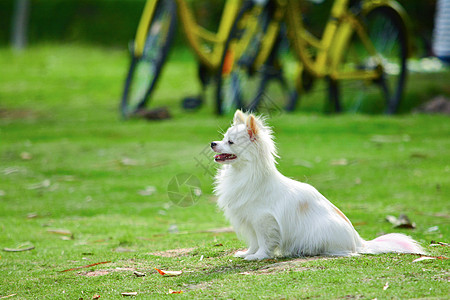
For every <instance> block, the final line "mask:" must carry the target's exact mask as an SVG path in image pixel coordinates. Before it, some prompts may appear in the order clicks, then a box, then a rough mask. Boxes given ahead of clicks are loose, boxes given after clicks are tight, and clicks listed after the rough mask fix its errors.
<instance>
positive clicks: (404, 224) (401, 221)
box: [386, 214, 416, 229]
mask: <svg viewBox="0 0 450 300" xmlns="http://www.w3.org/2000/svg"><path fill="white" fill-rule="evenodd" d="M386 220H387V221H388V222H389V223H391V224H392V225H394V228H407V229H414V228H416V223H413V222H411V220H410V219H409V218H408V216H407V215H405V214H400V216H399V217H398V219H397V218H396V217H394V216H386Z"/></svg>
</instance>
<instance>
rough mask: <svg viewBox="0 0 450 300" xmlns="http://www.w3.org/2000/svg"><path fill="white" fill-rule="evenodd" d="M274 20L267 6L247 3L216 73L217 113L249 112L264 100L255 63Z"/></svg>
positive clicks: (231, 34) (236, 21) (234, 27)
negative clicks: (259, 101)
mask: <svg viewBox="0 0 450 300" xmlns="http://www.w3.org/2000/svg"><path fill="white" fill-rule="evenodd" d="M270 18H271V10H270V9H269V8H268V6H265V7H261V6H258V5H254V4H253V2H252V1H246V2H244V4H243V6H242V8H241V11H240V12H239V14H238V16H237V17H236V19H235V21H234V24H233V27H232V29H231V32H230V35H229V36H228V38H227V41H226V43H225V48H224V54H223V56H222V60H221V63H220V68H219V72H218V73H217V90H216V111H217V113H218V114H222V113H227V112H229V111H231V110H233V109H236V108H241V109H243V110H247V107H248V105H249V104H250V103H251V102H252V101H254V99H255V98H257V97H260V96H261V84H262V81H261V78H262V77H261V76H256V75H257V73H258V72H261V70H257V69H255V66H254V62H255V59H256V57H257V55H258V53H259V51H260V49H261V44H262V41H263V38H264V36H265V33H266V30H267V26H268V24H269V21H270Z"/></svg>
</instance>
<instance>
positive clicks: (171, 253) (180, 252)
mask: <svg viewBox="0 0 450 300" xmlns="http://www.w3.org/2000/svg"><path fill="white" fill-rule="evenodd" d="M194 250H195V248H180V249H172V250H165V251H158V252H152V253H149V255H155V256H161V257H179V256H187V255H189V253H191V252H192V251H194Z"/></svg>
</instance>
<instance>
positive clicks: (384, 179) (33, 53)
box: [0, 45, 450, 299]
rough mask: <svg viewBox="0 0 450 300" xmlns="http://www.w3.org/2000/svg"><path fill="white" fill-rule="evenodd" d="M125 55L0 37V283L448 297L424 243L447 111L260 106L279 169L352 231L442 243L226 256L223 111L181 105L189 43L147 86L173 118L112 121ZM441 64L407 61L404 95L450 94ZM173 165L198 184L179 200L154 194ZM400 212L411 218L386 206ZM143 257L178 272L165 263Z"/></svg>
mask: <svg viewBox="0 0 450 300" xmlns="http://www.w3.org/2000/svg"><path fill="white" fill-rule="evenodd" d="M127 65H128V58H127V54H126V53H125V52H124V51H120V50H111V49H109V50H106V49H102V48H94V47H87V46H74V45H66V46H61V45H60V46H54V45H48V46H45V45H43V46H38V47H34V48H31V49H29V50H27V51H25V52H22V53H13V52H11V51H10V50H8V49H0V69H1V70H2V71H1V72H0V298H1V296H8V295H14V296H11V299H62V298H67V299H93V298H96V297H97V296H101V299H122V298H123V296H122V295H121V293H125V292H137V296H135V298H141V299H143V298H172V297H185V298H237V299H248V298H333V299H336V298H358V299H359V298H363V299H373V298H378V299H387V298H400V299H405V298H426V299H432V298H436V299H448V295H449V294H450V289H449V283H448V281H449V261H448V260H447V259H445V258H447V257H449V255H450V253H449V252H450V251H449V248H448V246H431V245H430V244H431V243H432V241H434V242H433V243H434V244H435V243H437V242H444V243H448V242H449V240H448V237H449V233H450V228H449V217H450V212H449V210H450V201H449V200H450V197H449V196H450V151H449V149H450V139H449V137H450V122H449V118H448V116H439V115H413V114H407V113H406V114H402V115H400V116H395V117H386V116H364V115H354V114H353V115H338V116H336V115H323V114H321V113H320V110H321V107H322V104H323V102H324V99H323V97H324V95H322V94H318V95H317V96H316V97H315V98H314V99H311V97H310V98H308V101H306V100H305V102H303V103H302V104H301V105H300V107H299V109H298V110H297V111H296V112H295V113H291V114H286V113H277V114H274V115H272V116H270V118H269V123H270V124H271V125H272V126H273V127H274V131H275V134H276V141H277V144H278V149H279V153H280V155H281V159H280V160H279V165H278V166H279V169H280V170H281V172H282V173H284V174H285V175H287V176H290V177H292V178H295V179H298V180H301V181H305V182H308V183H310V184H312V185H314V186H315V187H317V188H318V190H319V191H321V192H322V193H323V194H324V195H325V196H326V197H327V198H328V199H330V200H331V201H332V202H333V203H334V204H336V206H338V207H339V208H340V209H341V210H342V211H343V212H344V213H345V214H346V215H347V216H348V217H349V218H350V220H351V221H352V222H353V224H354V226H355V228H356V229H357V231H358V232H359V233H360V235H361V236H362V237H363V238H365V239H373V238H375V237H377V236H378V235H380V234H382V233H389V232H401V233H405V234H408V235H411V236H412V237H413V238H414V239H416V240H418V241H419V242H420V243H421V244H422V245H424V247H425V248H426V250H427V251H428V252H429V254H430V256H434V257H441V258H440V259H433V260H431V259H430V260H423V261H419V262H413V261H414V260H415V259H416V258H418V257H419V256H417V255H397V254H385V255H377V256H370V255H365V256H358V257H350V258H323V257H316V258H299V259H277V260H264V261H260V262H246V261H243V260H241V259H238V258H234V257H233V253H234V252H235V251H237V250H238V249H243V248H245V245H244V244H243V242H242V241H240V240H239V239H238V238H237V237H236V235H235V234H234V233H233V232H231V231H230V230H229V228H228V226H229V224H228V223H227V221H226V220H225V219H224V217H223V215H222V213H221V212H220V211H218V209H217V208H216V204H215V198H214V196H213V194H212V183H213V177H212V174H214V173H215V167H216V166H215V165H214V164H213V163H212V162H211V161H212V154H211V153H210V152H209V151H208V145H209V143H210V141H212V140H217V139H219V138H220V134H219V133H218V131H220V130H223V129H226V128H227V126H228V125H229V123H230V121H231V116H224V117H216V116H214V115H213V114H212V113H211V112H212V110H213V108H212V105H211V103H212V102H211V101H210V102H209V103H207V105H205V106H204V107H203V108H202V109H201V110H199V111H197V112H194V113H187V112H183V111H182V110H181V108H180V104H179V103H180V99H181V98H182V97H183V96H185V95H188V94H194V93H195V92H196V90H197V88H198V83H197V81H196V77H195V76H196V70H195V64H194V63H193V60H192V57H191V56H190V55H189V54H186V53H185V52H182V51H180V52H174V53H172V55H171V61H170V64H169V65H168V66H167V68H166V69H165V71H164V74H163V78H162V81H161V82H160V83H161V84H160V86H159V89H158V91H157V93H156V94H155V97H154V99H155V100H154V101H153V102H152V106H154V107H156V106H163V105H165V106H168V107H169V109H170V111H171V113H172V115H173V118H172V119H170V120H166V121H159V122H149V121H145V120H130V121H122V120H120V119H119V114H118V109H117V108H118V101H119V98H120V93H121V89H122V83H123V79H124V76H125V71H126V68H127ZM449 80H450V75H449V72H445V73H439V74H436V73H435V74H427V75H423V74H422V75H414V76H411V81H410V84H409V88H408V94H407V96H406V100H407V101H408V100H409V101H411V102H413V101H415V103H418V102H420V99H422V100H423V99H427V97H428V96H432V95H434V94H436V93H437V92H439V93H440V92H443V93H447V94H450V91H449V87H448V82H449ZM210 100H211V99H210ZM411 102H409V103H411ZM405 105H406V106H408V103H406V104H405ZM404 111H407V108H404ZM183 173H185V174H192V175H194V176H195V177H196V178H198V180H199V183H200V185H201V190H202V194H201V196H200V197H198V198H196V199H195V203H194V204H193V205H177V204H174V202H173V201H171V199H170V198H169V196H168V184H169V182H170V181H171V180H172V179H173V178H174V177H175V176H177V175H179V174H183ZM183 204H186V203H183ZM400 214H406V215H407V216H408V217H409V218H410V219H411V221H412V222H414V223H415V224H416V228H415V229H404V228H393V225H392V224H390V223H388V222H387V221H385V218H386V216H387V215H394V216H396V217H398V216H399V215H400ZM31 247H34V249H32V250H29V251H20V252H11V251H1V250H4V249H8V248H10V249H24V248H31ZM88 265H92V266H90V267H85V268H80V269H74V268H78V267H84V266H88ZM154 268H158V269H163V270H171V271H183V273H182V274H181V275H179V276H174V277H166V276H161V275H160V274H158V273H157V271H156V270H154ZM70 269H74V270H70ZM64 270H69V271H66V272H62V271H64ZM135 271H138V272H140V273H143V274H145V275H146V276H143V277H138V276H137V275H135V274H134V272H135ZM170 290H173V291H183V293H182V294H178V295H170V294H169V291H170Z"/></svg>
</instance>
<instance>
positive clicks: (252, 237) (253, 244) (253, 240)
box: [234, 228, 258, 258]
mask: <svg viewBox="0 0 450 300" xmlns="http://www.w3.org/2000/svg"><path fill="white" fill-rule="evenodd" d="M242 235H243V237H244V238H245V241H246V242H247V244H248V249H247V251H238V252H236V253H235V254H234V257H240V258H246V257H247V256H249V255H252V254H255V253H256V251H258V238H257V237H256V233H255V230H253V228H247V230H246V231H243V232H242Z"/></svg>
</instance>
